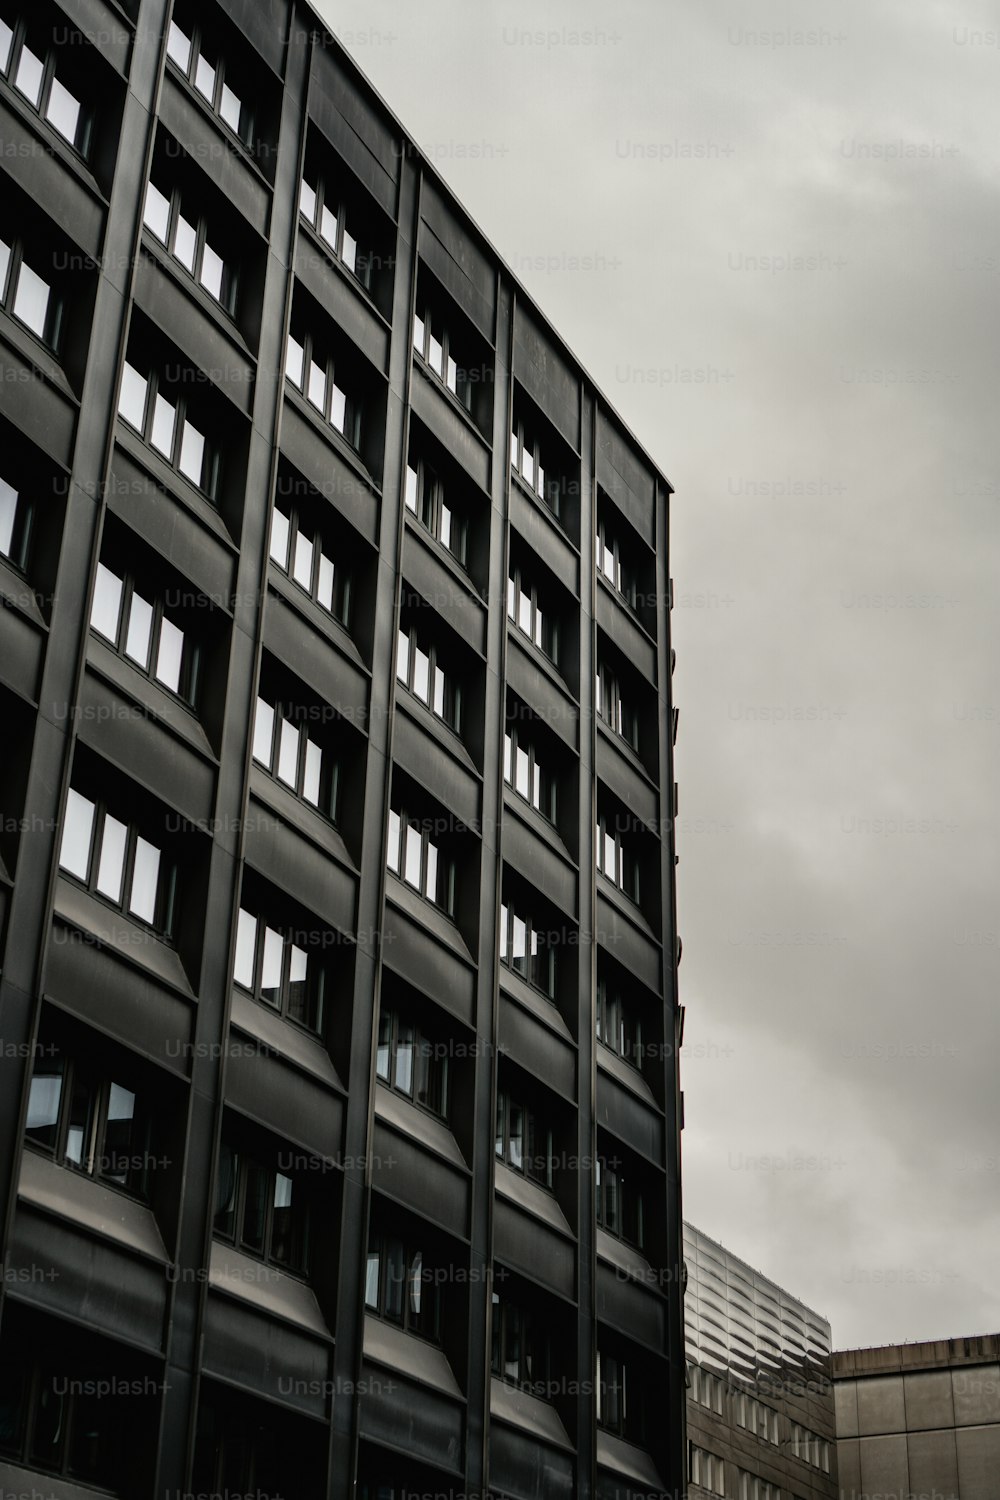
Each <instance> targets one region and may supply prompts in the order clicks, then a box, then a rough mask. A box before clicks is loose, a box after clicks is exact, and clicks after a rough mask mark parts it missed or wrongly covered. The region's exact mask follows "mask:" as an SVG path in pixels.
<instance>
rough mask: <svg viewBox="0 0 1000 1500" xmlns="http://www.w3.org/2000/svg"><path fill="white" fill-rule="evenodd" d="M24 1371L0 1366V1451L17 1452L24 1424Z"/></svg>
mask: <svg viewBox="0 0 1000 1500" xmlns="http://www.w3.org/2000/svg"><path fill="white" fill-rule="evenodd" d="M26 1384H27V1380H26V1372H25V1371H24V1370H23V1369H20V1370H14V1369H10V1368H9V1367H8V1368H0V1452H2V1453H19V1452H20V1451H21V1433H22V1430H23V1426H24V1406H25V1397H26V1394H27V1392H26V1389H25V1387H26Z"/></svg>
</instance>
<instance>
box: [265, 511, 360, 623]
mask: <svg viewBox="0 0 1000 1500" xmlns="http://www.w3.org/2000/svg"><path fill="white" fill-rule="evenodd" d="M331 550H332V549H331V548H330V546H329V544H328V543H327V542H326V541H325V540H324V539H323V538H322V537H321V536H320V534H319V532H318V531H317V530H316V529H315V527H313V526H311V525H310V524H309V522H308V520H307V519H306V518H305V517H304V516H302V515H300V513H299V512H298V511H296V510H288V511H285V510H282V509H281V508H280V507H279V506H278V505H277V504H275V507H274V510H273V512H272V514H271V544H270V552H271V561H272V562H273V563H275V564H276V565H277V566H278V567H279V568H280V569H281V571H282V572H283V573H287V575H288V577H289V578H290V579H291V580H292V582H293V583H297V584H298V586H299V588H301V589H305V591H306V593H307V594H308V595H309V597H310V599H314V600H315V601H316V603H317V604H318V605H320V607H321V608H322V609H325V610H326V611H327V612H328V613H329V614H331V615H333V617H334V619H335V620H339V622H340V624H341V625H346V624H347V620H348V614H349V611H350V595H351V583H350V575H349V573H348V571H347V569H346V567H345V566H344V564H343V563H341V562H335V561H334V559H333V558H332V557H331V556H330V552H331Z"/></svg>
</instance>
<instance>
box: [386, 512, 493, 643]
mask: <svg viewBox="0 0 1000 1500" xmlns="http://www.w3.org/2000/svg"><path fill="white" fill-rule="evenodd" d="M403 521H404V524H405V526H406V531H407V534H408V535H410V536H413V537H415V538H416V540H417V541H418V542H419V543H420V545H421V546H422V547H424V548H426V550H427V551H428V552H430V554H431V555H432V556H433V557H434V558H436V560H437V561H438V562H439V563H440V564H441V565H442V566H443V567H445V568H447V569H448V572H449V573H450V574H451V576H452V577H453V578H454V580H455V582H456V583H457V584H458V585H459V587H460V588H461V589H462V591H463V592H464V593H466V594H468V596H469V598H470V599H472V600H473V602H474V603H476V604H480V605H481V604H482V603H483V602H484V600H483V596H482V594H481V593H480V591H479V589H478V588H477V587H476V585H475V583H474V582H473V581H472V577H471V575H470V574H469V573H467V572H466V570H465V568H464V567H463V566H462V564H461V563H460V562H459V561H458V558H457V557H456V556H455V554H454V553H453V552H449V550H448V548H447V547H446V546H445V545H444V543H443V542H439V541H438V539H437V537H436V536H435V535H434V533H433V532H431V531H428V530H427V527H426V526H424V525H423V524H422V523H421V522H420V521H419V520H418V519H417V517H416V516H415V515H414V514H413V511H412V510H410V509H409V507H408V506H407V505H406V503H405V501H404V503H403ZM476 655H477V656H478V655H479V653H478V652H476Z"/></svg>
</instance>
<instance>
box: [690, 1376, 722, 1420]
mask: <svg viewBox="0 0 1000 1500" xmlns="http://www.w3.org/2000/svg"><path fill="white" fill-rule="evenodd" d="M688 1390H689V1393H690V1396H691V1399H692V1400H693V1401H697V1403H698V1405H699V1406H704V1407H705V1408H706V1410H707V1411H714V1412H715V1413H716V1414H717V1415H718V1416H721V1415H722V1404H723V1392H724V1390H725V1386H724V1384H723V1382H722V1380H720V1378H719V1376H718V1375H713V1374H712V1373H711V1371H709V1370H706V1369H704V1368H703V1367H702V1366H701V1365H688Z"/></svg>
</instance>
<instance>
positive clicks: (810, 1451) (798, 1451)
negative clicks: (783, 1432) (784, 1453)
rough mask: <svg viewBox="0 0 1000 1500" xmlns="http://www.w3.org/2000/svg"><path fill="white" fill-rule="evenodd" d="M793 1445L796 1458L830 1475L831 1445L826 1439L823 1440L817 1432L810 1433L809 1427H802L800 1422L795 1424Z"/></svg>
mask: <svg viewBox="0 0 1000 1500" xmlns="http://www.w3.org/2000/svg"><path fill="white" fill-rule="evenodd" d="M791 1444H792V1453H793V1455H794V1457H795V1458H800V1459H801V1460H802V1462H803V1463H807V1464H812V1466H813V1468H814V1469H822V1470H823V1472H824V1474H829V1472H830V1444H829V1443H828V1442H827V1440H826V1439H825V1438H821V1437H820V1436H819V1434H818V1433H816V1432H810V1430H809V1428H808V1427H801V1426H800V1425H799V1423H798V1422H793V1423H792V1437H791Z"/></svg>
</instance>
